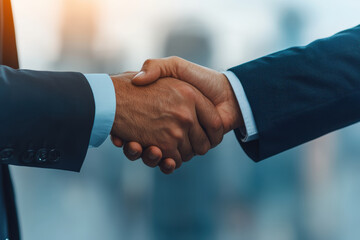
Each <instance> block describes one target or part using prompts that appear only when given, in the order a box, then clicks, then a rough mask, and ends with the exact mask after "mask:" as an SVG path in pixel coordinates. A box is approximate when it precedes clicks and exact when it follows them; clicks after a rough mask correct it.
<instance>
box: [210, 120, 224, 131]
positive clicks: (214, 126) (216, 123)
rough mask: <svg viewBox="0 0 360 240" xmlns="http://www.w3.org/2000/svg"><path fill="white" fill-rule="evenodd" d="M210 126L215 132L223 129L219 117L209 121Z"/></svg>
mask: <svg viewBox="0 0 360 240" xmlns="http://www.w3.org/2000/svg"><path fill="white" fill-rule="evenodd" d="M211 128H212V130H213V131H215V132H219V131H221V130H222V129H223V123H222V120H221V118H220V117H216V118H214V119H213V121H212V122H211Z"/></svg>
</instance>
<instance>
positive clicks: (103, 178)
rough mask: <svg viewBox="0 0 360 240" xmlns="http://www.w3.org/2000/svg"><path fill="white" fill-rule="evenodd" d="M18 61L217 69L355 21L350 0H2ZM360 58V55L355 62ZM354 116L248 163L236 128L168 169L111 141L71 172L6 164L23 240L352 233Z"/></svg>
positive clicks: (87, 68) (358, 217)
mask: <svg viewBox="0 0 360 240" xmlns="http://www.w3.org/2000/svg"><path fill="white" fill-rule="evenodd" d="M12 2H13V7H14V16H15V24H16V31H17V41H18V50H19V54H20V63H21V67H22V68H26V69H36V70H59V71H63V70H71V71H80V72H83V73H102V72H105V73H119V72H123V71H127V70H139V69H140V67H141V65H142V62H143V61H144V60H145V59H147V58H158V57H164V56H170V55H178V56H181V57H184V58H186V59H188V60H191V61H194V62H196V63H199V64H202V65H206V66H208V67H212V68H215V69H217V70H219V71H222V70H226V69H227V68H230V67H232V66H235V65H239V64H241V63H243V62H246V61H249V60H252V59H254V58H257V57H260V56H262V55H265V54H268V53H271V52H274V51H278V50H281V49H284V48H287V47H290V46H294V45H305V44H308V43H309V42H311V41H312V40H315V39H317V38H322V37H327V36H329V35H332V34H334V33H336V32H338V31H341V30H343V29H347V28H350V27H353V26H355V25H358V24H360V14H359V10H360V1H358V0H330V1H329V0H301V1H300V0H293V1H290V0H252V1H245V0H197V1H194V0H177V1H174V0H32V1H28V0H12ZM359 67H360V66H359ZM358 144H360V126H359V125H354V126H351V127H349V128H346V129H344V130H341V131H337V132H335V133H332V134H330V135H327V136H325V137H323V138H321V139H318V140H316V141H312V142H311V143H308V144H305V145H303V146H300V147H298V148H295V149H293V150H291V151H287V152H285V153H283V154H280V155H278V156H276V157H273V158H270V159H267V160H265V161H263V162H261V163H257V164H256V163H253V162H252V161H251V160H250V159H249V158H248V157H247V156H246V155H245V154H244V152H243V151H242V149H241V148H240V146H239V144H238V143H237V141H236V140H235V137H234V134H233V133H229V134H227V135H226V137H225V139H224V141H223V143H222V144H221V145H220V146H219V147H217V148H216V149H213V150H211V151H210V152H209V154H208V155H206V156H203V157H196V158H195V159H193V160H192V161H190V162H189V163H187V164H185V165H183V167H182V168H181V169H180V170H179V171H176V172H175V173H174V174H173V175H170V176H166V175H163V174H162V173H161V172H160V171H159V169H150V168H148V167H146V166H144V165H143V163H142V162H141V161H137V162H130V161H128V160H127V159H126V158H125V157H124V155H123V153H122V150H121V149H117V148H115V147H113V146H112V144H111V142H110V140H109V139H108V140H107V141H106V142H105V143H104V144H103V145H102V146H101V147H99V148H98V149H90V150H89V152H88V154H87V157H86V160H85V162H84V165H83V168H82V171H81V173H73V172H66V171H58V170H48V169H35V168H26V167H14V166H13V167H11V170H12V173H13V179H14V182H15V187H16V194H17V204H18V210H19V216H20V224H21V230H22V235H23V239H24V240H48V239H52V240H60V239H68V240H72V239H76V240H79V239H86V240H93V239H94V240H95V239H105V240H118V239H126V240H142V239H144V240H182V239H186V240H193V239H194V240H202V239H204V240H220V239H221V240H233V239H234V240H235V239H236V240H242V239H244V240H273V239H274V240H307V239H311V240H338V239H343V240H347V239H349V240H353V239H360V228H359V226H358V224H359V222H360V206H359V202H360V173H359V171H360V159H359V156H360V148H359V146H358Z"/></svg>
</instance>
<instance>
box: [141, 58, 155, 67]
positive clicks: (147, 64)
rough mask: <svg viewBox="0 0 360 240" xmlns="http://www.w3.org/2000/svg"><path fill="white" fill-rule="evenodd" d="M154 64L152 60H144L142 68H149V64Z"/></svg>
mask: <svg viewBox="0 0 360 240" xmlns="http://www.w3.org/2000/svg"><path fill="white" fill-rule="evenodd" d="M153 62H154V59H150V58H149V59H146V60H145V62H144V64H143V66H149V65H150V64H152V63H153Z"/></svg>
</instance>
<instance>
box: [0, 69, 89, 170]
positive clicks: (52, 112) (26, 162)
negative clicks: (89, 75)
mask: <svg viewBox="0 0 360 240" xmlns="http://www.w3.org/2000/svg"><path fill="white" fill-rule="evenodd" d="M94 113H95V104H94V98H93V95H92V91H91V88H90V86H89V84H88V82H87V80H86V78H85V77H84V76H83V75H82V74H80V73H71V72H68V73H65V72H64V73H59V72H40V71H29V70H14V69H12V68H9V67H6V66H0V163H1V164H14V165H23V166H30V167H44V168H55V169H63V170H71V171H79V170H80V168H81V166H82V163H83V161H84V158H85V155H86V152H87V149H88V144H89V139H90V134H91V129H92V125H93V121H94Z"/></svg>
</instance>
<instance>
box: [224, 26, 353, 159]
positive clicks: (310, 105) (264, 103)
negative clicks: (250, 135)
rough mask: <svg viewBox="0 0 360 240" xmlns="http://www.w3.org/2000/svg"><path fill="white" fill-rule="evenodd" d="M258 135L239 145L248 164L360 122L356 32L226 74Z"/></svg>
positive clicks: (347, 31)
mask: <svg viewBox="0 0 360 240" xmlns="http://www.w3.org/2000/svg"><path fill="white" fill-rule="evenodd" d="M230 71H232V72H234V73H235V75H236V76H237V77H238V78H239V80H240V81H241V83H242V85H243V87H244V90H245V93H246V96H247V97H248V100H249V103H250V106H251V109H252V112H253V114H254V118H255V122H256V126H257V129H258V136H259V138H258V140H256V141H252V142H248V143H243V142H241V141H240V137H241V135H240V132H239V130H235V133H236V135H237V137H238V139H239V142H240V144H241V145H242V147H243V149H244V150H245V152H246V153H247V154H248V156H249V157H250V158H252V159H253V160H254V161H260V160H262V159H265V158H267V157H270V156H273V155H275V154H278V153H280V152H283V151H285V150H287V149H290V148H292V147H295V146H298V145H300V144H302V143H305V142H307V141H310V140H313V139H315V138H317V137H320V136H322V135H324V134H327V133H329V132H332V131H334V130H337V129H340V128H343V127H346V126H348V125H351V124H353V123H356V122H358V121H359V120H360V26H357V27H355V28H352V29H349V30H346V31H343V32H340V33H338V34H336V35H334V36H332V37H329V38H326V39H321V40H317V41H315V42H313V43H311V44H309V45H308V46H306V47H296V48H290V49H287V50H284V51H281V52H277V53H274V54H272V55H269V56H265V57H263V58H260V59H257V60H254V61H252V62H249V63H246V64H243V65H240V66H237V67H234V68H231V69H230Z"/></svg>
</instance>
